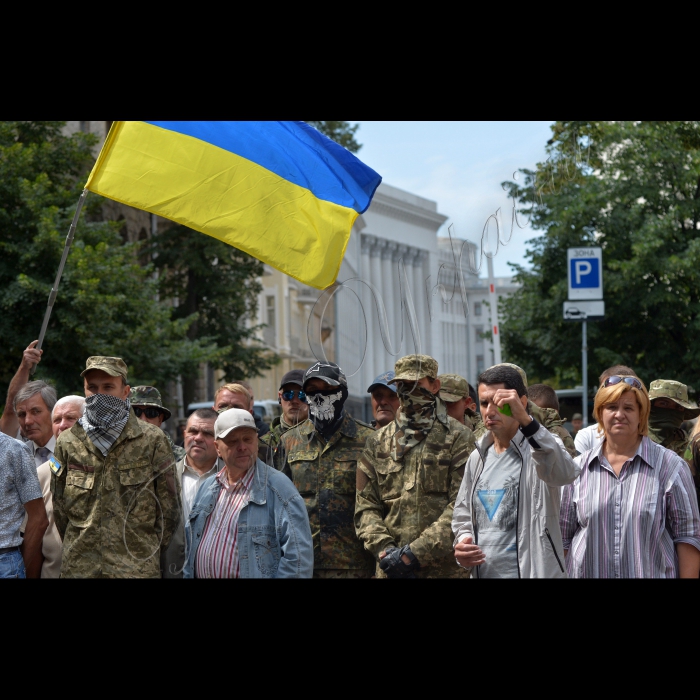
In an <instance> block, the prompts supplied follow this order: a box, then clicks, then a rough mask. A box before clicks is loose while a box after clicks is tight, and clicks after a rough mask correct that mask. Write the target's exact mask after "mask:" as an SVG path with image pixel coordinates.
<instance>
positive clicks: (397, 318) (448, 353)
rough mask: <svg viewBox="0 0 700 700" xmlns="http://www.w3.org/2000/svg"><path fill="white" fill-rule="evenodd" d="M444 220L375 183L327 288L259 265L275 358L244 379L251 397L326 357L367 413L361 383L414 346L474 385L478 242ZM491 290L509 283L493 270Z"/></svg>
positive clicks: (479, 321) (479, 308)
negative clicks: (445, 230) (443, 232)
mask: <svg viewBox="0 0 700 700" xmlns="http://www.w3.org/2000/svg"><path fill="white" fill-rule="evenodd" d="M446 220H447V217H446V216H444V215H442V214H440V213H438V211H437V204H436V202H434V201H431V200H428V199H425V198H423V197H419V196H417V195H414V194H411V193H409V192H405V191H403V190H400V189H398V188H396V187H391V186H390V185H385V184H381V185H380V186H379V188H378V189H377V192H376V194H375V196H374V199H373V200H372V204H371V205H370V207H369V209H368V210H367V211H366V212H365V213H364V214H363V215H362V216H360V217H358V219H357V220H356V222H355V225H354V226H353V230H352V233H351V236H350V240H349V243H348V246H347V249H346V252H345V257H344V259H343V262H342V266H341V269H340V273H339V275H338V284H337V285H336V286H335V287H334V288H332V289H330V290H326V291H325V292H319V291H318V290H314V289H311V288H310V287H306V286H305V285H302V284H300V283H299V282H297V281H296V280H293V279H291V278H289V277H287V276H286V275H283V274H282V273H280V272H277V271H276V270H272V269H269V268H268V269H266V273H267V274H266V275H265V276H264V277H263V279H262V282H263V286H264V289H263V292H262V293H261V295H260V304H259V309H260V311H259V318H258V322H259V323H266V324H268V328H267V329H265V331H263V333H262V336H261V338H262V339H263V341H264V342H265V344H266V345H267V346H268V347H269V348H270V350H272V351H274V352H276V353H278V354H279V355H280V356H281V357H282V362H281V364H280V365H278V367H276V368H275V369H273V370H271V371H270V372H268V373H267V374H266V376H265V377H262V378H258V379H255V380H252V383H253V386H254V388H255V394H256V397H257V396H260V397H261V398H263V397H264V398H274V397H275V396H276V391H277V387H278V386H279V381H280V379H281V376H282V375H283V374H284V373H285V372H286V371H288V370H289V369H292V368H302V369H303V368H306V367H308V366H310V365H311V364H313V362H315V361H316V359H327V360H331V361H335V362H337V363H338V364H339V365H340V367H341V368H342V369H343V371H344V372H345V373H346V375H347V377H348V388H349V393H350V397H349V401H348V405H349V408H350V410H351V412H352V413H353V415H355V416H356V417H358V418H362V419H364V420H369V419H370V418H371V408H370V402H369V395H368V394H367V388H368V387H369V385H370V384H371V383H372V381H373V379H374V378H375V377H376V376H377V375H379V374H381V373H382V372H385V371H387V370H390V369H393V368H394V363H395V361H396V360H397V359H398V358H399V357H402V356H404V355H407V354H411V353H414V352H420V353H423V354H427V355H430V356H432V357H434V358H435V359H436V360H437V361H438V366H439V369H440V373H453V374H459V375H461V376H463V377H465V378H467V379H468V381H469V382H470V383H471V384H473V383H474V382H475V380H476V377H477V376H478V374H479V373H480V372H481V371H483V370H484V369H485V368H486V367H489V366H490V365H492V364H493V350H492V343H491V341H490V330H491V328H492V325H493V324H492V323H491V318H490V305H489V302H488V299H489V293H488V292H489V287H488V282H487V280H485V279H480V278H479V277H478V275H477V274H475V273H474V272H471V271H470V261H471V263H472V264H473V262H474V260H476V261H477V263H478V260H479V253H478V250H477V249H476V246H475V245H474V244H473V243H471V242H464V241H462V240H459V239H452V241H451V240H450V238H449V237H440V236H438V230H439V229H440V228H441V227H442V226H443V224H444V223H445V222H446ZM453 251H454V252H453ZM460 253H461V266H460ZM496 289H497V293H498V294H499V295H500V296H506V295H508V294H510V293H512V292H513V291H515V289H516V287H515V286H514V285H513V284H512V281H511V280H510V279H509V278H498V279H496ZM309 319H311V322H310V323H309ZM268 394H270V396H269V397H268Z"/></svg>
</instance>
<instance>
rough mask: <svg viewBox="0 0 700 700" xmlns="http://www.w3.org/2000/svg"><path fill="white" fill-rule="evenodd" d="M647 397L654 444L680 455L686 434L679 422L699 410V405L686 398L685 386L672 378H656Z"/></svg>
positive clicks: (682, 454) (699, 411)
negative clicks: (649, 403)
mask: <svg viewBox="0 0 700 700" xmlns="http://www.w3.org/2000/svg"><path fill="white" fill-rule="evenodd" d="M649 399H650V400H651V412H650V413H649V437H650V438H651V439H652V440H653V441H654V442H655V443H656V444H657V445H662V446H663V447H665V448H666V449H669V450H673V452H675V453H676V454H677V455H678V456H679V457H683V456H684V455H685V451H686V449H687V448H688V435H687V434H686V432H685V431H684V430H683V429H682V428H681V423H683V421H686V420H692V419H693V418H697V416H698V414H700V408H698V407H697V405H696V404H695V403H693V402H692V401H690V400H689V399H688V387H687V386H686V385H685V384H681V383H680V382H674V381H673V380H671V379H655V380H654V381H653V382H652V383H651V386H650V387H649Z"/></svg>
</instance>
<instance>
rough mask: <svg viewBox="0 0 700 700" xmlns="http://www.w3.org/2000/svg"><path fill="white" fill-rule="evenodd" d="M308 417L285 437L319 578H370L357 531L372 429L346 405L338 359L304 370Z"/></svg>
mask: <svg viewBox="0 0 700 700" xmlns="http://www.w3.org/2000/svg"><path fill="white" fill-rule="evenodd" d="M302 388H303V390H304V391H305V392H306V399H307V402H308V404H309V419H308V420H305V421H303V422H302V423H300V424H299V425H297V426H295V427H294V428H292V429H291V430H288V431H287V432H286V433H284V434H283V435H282V445H283V449H284V450H285V451H286V462H285V464H284V467H283V470H282V471H283V473H284V474H286V475H287V476H288V477H289V478H290V479H291V480H292V481H293V482H294V486H296V488H297V490H298V491H299V493H300V494H301V496H302V498H303V499H304V502H305V503H306V508H307V511H308V514H309V521H310V523H311V534H312V535H313V543H314V578H334V579H338V578H371V577H372V574H373V573H374V562H373V560H372V557H371V556H370V554H369V553H368V552H366V551H365V549H364V547H363V545H362V542H360V540H359V539H358V538H357V536H356V534H355V527H354V524H353V517H354V513H355V480H356V470H357V460H358V459H359V458H360V457H361V455H362V451H363V449H364V447H365V442H366V440H367V438H368V437H369V436H370V435H374V431H373V430H372V428H371V427H370V426H368V425H366V424H365V423H362V422H360V421H358V420H356V419H355V418H353V417H352V416H351V415H350V413H349V412H348V410H347V409H346V408H345V402H346V401H347V398H348V381H347V378H346V377H345V374H344V373H343V370H342V369H340V367H338V365H337V364H335V363H334V362H316V363H315V364H313V365H311V367H309V369H307V370H306V372H305V374H304V384H303V387H302Z"/></svg>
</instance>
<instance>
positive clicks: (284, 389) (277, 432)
mask: <svg viewBox="0 0 700 700" xmlns="http://www.w3.org/2000/svg"><path fill="white" fill-rule="evenodd" d="M303 385H304V370H303V369H293V370H291V371H290V372H287V373H286V374H285V375H284V377H282V382H281V383H280V388H279V391H278V392H277V400H278V401H279V403H280V406H282V415H281V416H278V417H277V418H274V419H273V420H272V425H271V426H270V430H269V432H267V433H265V434H264V435H263V436H262V437H261V438H260V441H259V448H258V457H259V458H260V459H261V460H262V461H263V462H265V464H268V465H269V466H271V467H274V468H275V469H278V470H281V469H282V467H283V466H284V459H285V453H284V450H283V449H281V438H282V434H283V433H286V432H287V431H288V430H289V429H290V428H293V427H294V426H295V425H298V424H299V423H302V422H303V421H305V420H306V419H307V418H308V417H309V405H308V404H307V403H306V395H305V394H304V390H303V389H302V387H303Z"/></svg>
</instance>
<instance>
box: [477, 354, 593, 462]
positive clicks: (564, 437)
mask: <svg viewBox="0 0 700 700" xmlns="http://www.w3.org/2000/svg"><path fill="white" fill-rule="evenodd" d="M494 367H511V368H512V369H514V370H516V371H517V372H518V374H520V376H521V377H522V378H523V384H525V389H526V390H527V375H526V374H525V370H524V369H522V368H521V367H518V365H513V364H511V363H510V362H502V363H501V364H500V365H494ZM489 369H490V368H489ZM527 412H528V413H529V414H530V415H531V416H532V417H533V418H534V419H535V420H536V421H537V422H538V423H539V424H540V425H543V426H544V427H545V428H547V430H549V432H550V433H552V435H556V436H557V437H558V438H559V439H560V440H561V441H562V442H563V443H564V447H565V448H566V451H567V452H568V453H569V454H570V455H571V456H572V457H578V455H579V454H580V452H579V451H578V450H577V449H576V445H574V439H573V438H572V437H571V435H570V433H569V431H568V430H567V429H566V428H565V427H564V420H563V419H562V418H561V417H560V416H559V412H558V411H555V410H554V409H553V408H540V407H539V406H538V405H537V404H535V403H533V402H532V401H531V400H530V399H529V398H528V400H527ZM477 439H478V438H477Z"/></svg>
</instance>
